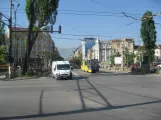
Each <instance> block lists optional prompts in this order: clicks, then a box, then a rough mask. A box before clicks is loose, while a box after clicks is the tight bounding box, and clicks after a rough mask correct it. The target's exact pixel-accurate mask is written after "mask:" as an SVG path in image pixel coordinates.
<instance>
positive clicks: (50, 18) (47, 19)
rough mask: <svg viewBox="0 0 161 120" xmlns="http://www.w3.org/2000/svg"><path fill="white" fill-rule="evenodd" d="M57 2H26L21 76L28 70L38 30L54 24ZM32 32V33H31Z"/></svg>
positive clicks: (35, 0)
mask: <svg viewBox="0 0 161 120" xmlns="http://www.w3.org/2000/svg"><path fill="white" fill-rule="evenodd" d="M58 3H59V0H26V7H25V11H26V15H27V18H28V21H29V26H28V36H27V51H26V55H25V61H24V66H23V74H25V73H26V72H27V70H28V59H29V57H30V53H31V50H32V46H33V45H34V44H35V40H36V38H37V36H38V30H39V28H41V27H43V26H45V25H48V24H55V21H56V16H57V8H58ZM33 30H34V32H33Z"/></svg>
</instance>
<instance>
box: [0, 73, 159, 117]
mask: <svg viewBox="0 0 161 120" xmlns="http://www.w3.org/2000/svg"><path fill="white" fill-rule="evenodd" d="M73 72H74V73H75V75H74V78H73V80H59V81H56V80H55V79H53V78H52V77H50V76H49V77H42V78H39V79H30V80H16V81H0V119H2V120H13V119H15V120H22V119H26V120H89V119H90V120H161V76H150V75H146V76H143V75H130V74H127V73H121V72H119V73H116V72H114V73H113V72H99V73H97V74H90V73H84V72H81V71H80V70H74V71H73Z"/></svg>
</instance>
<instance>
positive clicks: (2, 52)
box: [0, 45, 7, 64]
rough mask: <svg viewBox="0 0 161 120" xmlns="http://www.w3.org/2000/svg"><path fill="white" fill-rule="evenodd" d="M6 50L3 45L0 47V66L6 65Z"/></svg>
mask: <svg viewBox="0 0 161 120" xmlns="http://www.w3.org/2000/svg"><path fill="white" fill-rule="evenodd" d="M6 55H7V50H6V46H5V45H1V46H0V64H4V63H6Z"/></svg>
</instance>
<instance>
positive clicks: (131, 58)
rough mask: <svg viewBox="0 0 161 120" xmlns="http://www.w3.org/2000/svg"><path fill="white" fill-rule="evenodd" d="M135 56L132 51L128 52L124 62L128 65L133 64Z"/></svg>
mask: <svg viewBox="0 0 161 120" xmlns="http://www.w3.org/2000/svg"><path fill="white" fill-rule="evenodd" d="M135 57H136V55H135V54H134V53H130V54H127V55H125V58H126V64H128V65H130V64H133V63H134V58H135Z"/></svg>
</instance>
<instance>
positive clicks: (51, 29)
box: [50, 25, 54, 33]
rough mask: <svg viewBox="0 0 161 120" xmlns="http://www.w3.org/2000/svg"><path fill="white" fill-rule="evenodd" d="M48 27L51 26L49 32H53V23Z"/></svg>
mask: <svg viewBox="0 0 161 120" xmlns="http://www.w3.org/2000/svg"><path fill="white" fill-rule="evenodd" d="M50 27H51V28H50V31H51V33H53V32H54V30H53V25H51V26H50Z"/></svg>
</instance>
